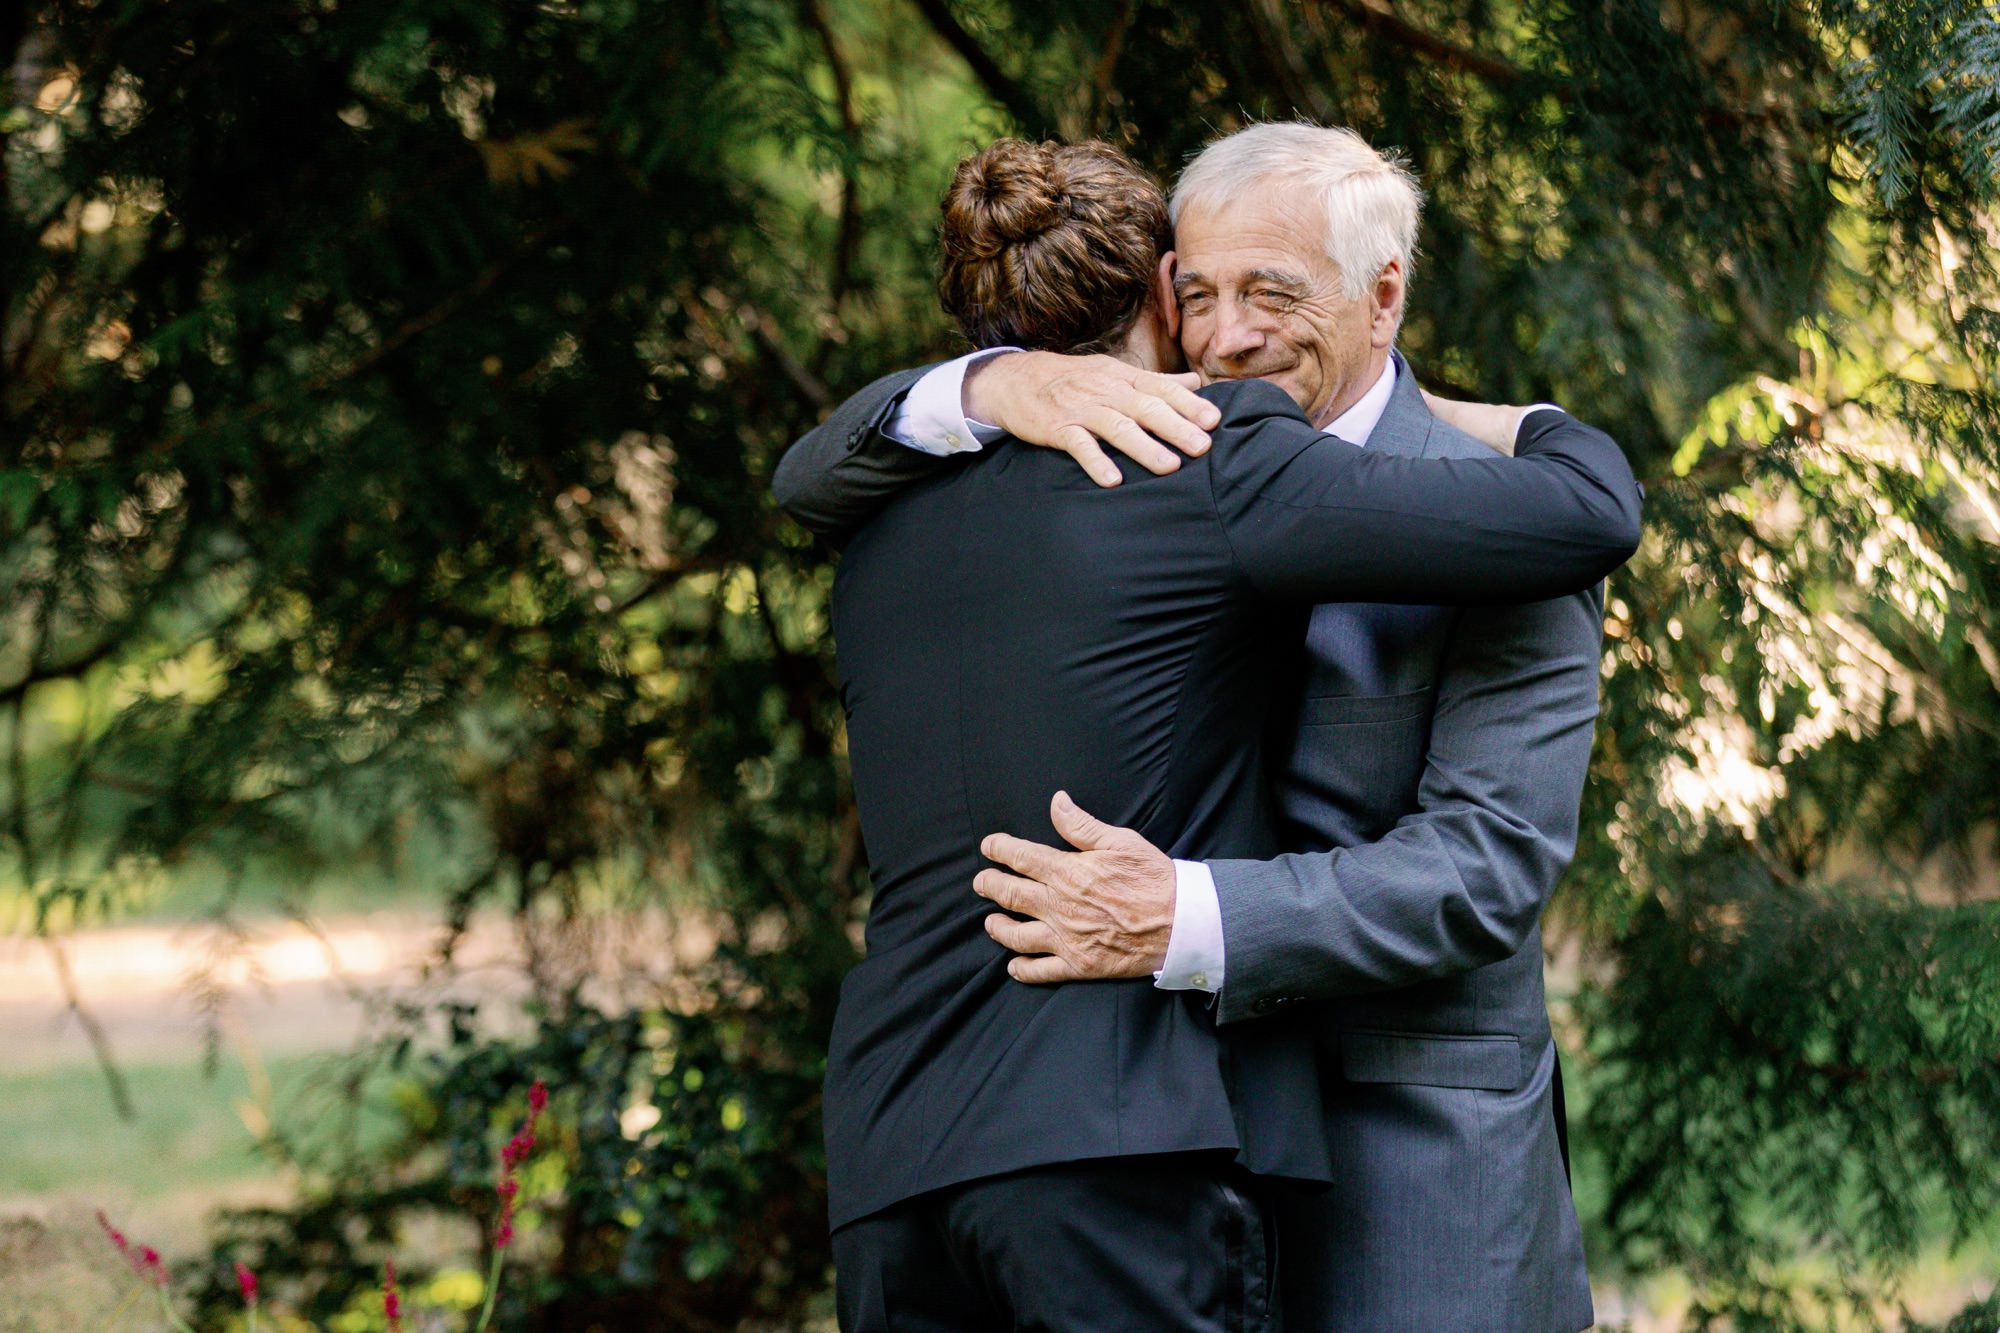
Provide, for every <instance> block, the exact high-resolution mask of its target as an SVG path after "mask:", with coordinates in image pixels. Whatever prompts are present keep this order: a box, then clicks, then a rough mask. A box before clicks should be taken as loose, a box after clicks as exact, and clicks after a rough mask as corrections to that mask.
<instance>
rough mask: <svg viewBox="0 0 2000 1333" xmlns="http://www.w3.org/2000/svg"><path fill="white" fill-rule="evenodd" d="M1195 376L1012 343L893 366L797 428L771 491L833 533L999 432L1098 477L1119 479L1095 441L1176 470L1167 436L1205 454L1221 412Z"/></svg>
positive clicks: (839, 535) (797, 514) (1153, 466)
mask: <svg viewBox="0 0 2000 1333" xmlns="http://www.w3.org/2000/svg"><path fill="white" fill-rule="evenodd" d="M1195 378H1196V377H1195V376H1193V375H1191V374H1177V375H1170V374H1163V373H1159V372H1156V371H1149V370H1144V369H1141V368H1140V367H1138V366H1135V365H1131V364H1129V363H1127V362H1124V361H1121V360H1119V359H1118V358H1116V357H1111V356H1096V355H1094V356H1066V355H1061V354H1059V353H1055V352H1030V351H1023V350H1021V349H1020V348H987V349H983V350H981V351H978V352H974V353H971V354H970V355H968V356H963V357H960V358H958V359H957V360H956V361H947V362H944V363H942V364H939V365H933V366H924V367H919V368H918V369H916V370H906V371H899V372H897V373H896V374H893V375H886V376H884V377H883V378H881V379H879V380H877V381H875V383H873V384H871V385H869V386H868V387H867V388H865V389H863V390H861V391H860V392H859V393H857V394H855V395H854V396H853V397H852V398H849V399H848V400H847V401H846V402H844V403H842V404H841V405H840V406H839V407H838V408H836V409H834V412H833V415H832V416H830V417H828V418H827V419H826V421H824V422H823V423H821V424H820V425H819V426H816V427H814V428H813V429H812V430H810V431H808V432H806V434H805V435H803V436H801V437H800V439H799V441H798V442H797V443H796V444H794V445H793V446H792V447H791V449H790V450H789V451H787V453H786V454H785V456H784V458H783V459H782V460H780V462H779V464H778V471H777V474H776V476H774V477H773V478H772V481H771V490H772V492H773V493H774V494H775V495H776V496H777V498H778V504H779V506H780V507H781V508H783V509H784V510H785V511H786V512H787V513H789V514H791V516H792V517H793V518H796V519H797V520H798V521H799V522H801V523H803V524H804V525H805V526H807V527H808V528H811V529H812V530H813V531H814V532H817V533H819V534H820V535H821V536H824V537H827V538H829V539H831V540H835V541H840V540H844V539H845V538H846V537H847V536H849V535H850V534H852V533H853V532H854V530H855V529H857V528H859V527H860V526H861V525H862V524H863V523H866V522H867V521H868V519H869V518H871V517H873V515H874V513H875V511H876V510H878V509H880V508H881V507H882V506H883V505H884V504H886V503H887V502H888V500H889V499H890V497H891V496H893V495H895V494H896V492H897V491H899V490H901V489H902V488H903V487H904V486H907V485H909V484H910V483H911V482H914V481H921V480H922V479H923V478H925V477H927V476H930V475H931V474H932V473H933V472H936V471H937V470H938V468H940V467H942V466H945V464H944V463H943V462H942V457H943V456H945V455H950V454H956V453H968V452H973V451H976V450H978V449H979V448H981V447H982V445H984V444H985V443H986V442H987V441H988V440H990V439H992V438H994V437H997V436H998V435H1001V434H1011V435H1013V436H1014V437H1015V438H1017V439H1020V440H1023V441H1026V442H1027V443H1029V444H1039V445H1045V446H1047V447H1049V448H1052V449H1056V450H1059V451H1061V452H1063V453H1066V454H1068V455H1069V456H1070V457H1071V458H1074V459H1075V460H1076V461H1077V464H1078V465H1079V466H1081V467H1082V468H1083V469H1084V471H1086V472H1088V473H1089V474H1090V475H1091V477H1092V478H1093V479H1095V480H1096V482H1097V484H1098V485H1100V486H1116V485H1117V484H1118V483H1119V480H1120V474H1119V471H1118V468H1117V465H1116V464H1114V463H1112V461H1111V460H1110V458H1109V457H1108V456H1106V454H1105V453H1104V449H1103V446H1102V445H1101V444H1100V443H1099V441H1103V443H1104V444H1108V445H1110V446H1111V447H1112V448H1114V449H1117V450H1118V451H1119V452H1120V453H1123V454H1126V455H1128V456H1129V457H1131V458H1133V459H1134V460H1136V461H1137V462H1138V463H1139V464H1140V465H1141V466H1143V467H1145V468H1147V469H1149V470H1151V471H1153V472H1172V471H1173V470H1174V469H1175V468H1177V467H1179V466H1180V456H1179V455H1178V454H1176V453H1175V452H1174V450H1173V449H1169V448H1168V447H1167V444H1172V445H1173V446H1174V447H1175V448H1178V449H1180V450H1182V451H1183V452H1185V453H1188V454H1191V455H1192V454H1199V453H1201V452H1202V451H1203V450H1205V449H1207V448H1208V435H1207V434H1206V431H1205V428H1206V427H1208V426H1212V425H1214V424H1215V420H1216V416H1217V414H1216V411H1215V408H1214V407H1213V406H1212V405H1210V404H1209V403H1207V402H1204V401H1203V400H1202V399H1201V398H1199V397H1197V396H1196V395H1195V392H1194V384H1195ZM982 421H984V422H991V423H994V424H992V425H990V426H982V425H981V424H980V423H981V422H982ZM1155 437H1158V438H1155ZM1162 440H1164V441H1166V442H1167V443H1165V444H1163V443H1161V441H1162Z"/></svg>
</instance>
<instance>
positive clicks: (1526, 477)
mask: <svg viewBox="0 0 2000 1333" xmlns="http://www.w3.org/2000/svg"><path fill="white" fill-rule="evenodd" d="M1202 393H1203V395H1204V396H1211V395H1212V396H1214V398H1215V401H1216V402H1217V403H1218V405H1219V406H1221V407H1222V410H1223V419H1222V424H1221V425H1220V426H1219V427H1218V428H1217V429H1216V432H1215V437H1216V446H1215V449H1214V451H1213V453H1212V454H1211V456H1210V457H1211V463H1210V476H1211V478H1212V480H1213V484H1214V489H1215V503H1216V513H1217V516H1218V518H1219V519H1220V521H1221V523H1222V526H1223V529H1224V531H1225V533H1226V534H1227V536H1228V539H1229V544H1230V548H1231V550H1232V551H1233V553H1234V555H1235V558H1236V563H1237V566H1238V568H1239V569H1240V570H1241V571H1242V573H1243V574H1244V576H1245V577H1247V578H1248V579H1249V581H1250V582H1251V583H1252V584H1253V585H1254V586H1255V587H1256V588H1257V589H1258V590H1259V591H1260V592H1263V593H1264V594H1266V595H1267V596H1270V597H1273V598H1277V599H1281V600H1286V601H1294V602H1297V601H1306V602H1315V603H1317V602H1338V601H1360V602H1402V603H1416V604H1423V605H1443V606H1479V605H1488V604H1518V603H1522V602H1531V601H1538V600H1542V599H1545V598H1549V597H1555V596H1560V595H1562V594H1565V593H1572V592H1577V591H1579V590H1581V589H1584V588H1588V587H1590V586H1591V585H1593V584H1595V583H1596V582H1597V581H1598V580H1600V579H1602V578H1603V577H1604V576H1605V575H1606V574H1609V573H1610V572H1611V571H1612V570H1614V569H1616V568H1617V567H1618V566H1619V565H1621V564H1623V563H1624V562H1625V560H1626V559H1627V558H1628V557H1629V556H1630V555H1631V554H1632V552H1633V551H1634V550H1635V549H1636V548H1637V546H1638V544H1639V517H1640V491H1639V485H1638V482H1637V481H1636V480H1634V478H1633V476H1632V470H1631V467H1630V466H1629V465H1628V464H1627V463H1626V461H1625V456H1624V454H1623V453H1622V452H1621V451H1620V450H1619V448H1618V445H1617V443H1616V442H1615V441H1613V440H1612V439H1611V437H1610V436H1608V435H1606V434H1604V432H1602V431H1599V430H1596V429H1593V428H1592V427H1590V426H1587V425H1585V424H1583V423H1582V422H1580V421H1577V420H1576V419H1575V418H1573V417H1571V416H1569V415H1568V414H1567V413H1565V412H1562V411H1559V410H1554V409H1550V410H1546V411H1531V412H1528V413H1527V414H1526V415H1525V417H1524V418H1523V420H1522V422H1521V425H1520V435H1519V438H1518V441H1517V443H1516V446H1515V457H1513V458H1499V457H1495V458H1418V457H1410V456H1407V455H1398V454H1390V453H1386V452H1383V451H1380V450H1369V449H1363V448H1359V447H1357V446H1355V445H1353V444H1350V443H1348V442H1347V441H1345V440H1342V439H1339V438H1338V437H1336V436H1331V435H1326V434H1323V433H1321V432H1320V431H1317V430H1314V429H1313V427H1312V426H1311V425H1310V424H1308V423H1307V421H1306V419H1305V418H1304V416H1302V415H1301V414H1300V413H1299V410H1298V408H1297V406H1296V405H1295V404H1294V403H1293V402H1292V400H1291V399H1290V398H1289V397H1288V396H1287V395H1286V394H1285V393H1284V392H1283V391H1282V390H1280V389H1278V388H1275V387H1274V386H1272V385H1270V384H1266V383H1263V382H1262V381H1258V380H1247V381H1238V382H1235V383H1231V384H1216V385H1210V386H1209V387H1208V388H1207V389H1204V390H1203V391H1202Z"/></svg>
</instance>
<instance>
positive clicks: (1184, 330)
mask: <svg viewBox="0 0 2000 1333" xmlns="http://www.w3.org/2000/svg"><path fill="white" fill-rule="evenodd" d="M1214 336H1215V316H1214V315H1213V314H1208V313H1204V314H1199V315H1190V314H1188V313H1187V312H1186V311H1182V312H1181V351H1183V352H1185V353H1187V355H1188V356H1189V358H1191V359H1193V358H1198V357H1200V356H1201V354H1202V352H1203V351H1204V350H1206V349H1207V347H1208V340H1209V339H1210V338H1212V337H1214Z"/></svg>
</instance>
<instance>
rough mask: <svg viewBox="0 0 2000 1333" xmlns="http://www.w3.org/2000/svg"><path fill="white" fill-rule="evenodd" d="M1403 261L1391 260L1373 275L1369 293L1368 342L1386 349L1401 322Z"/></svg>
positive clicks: (1394, 339) (1392, 340)
mask: <svg viewBox="0 0 2000 1333" xmlns="http://www.w3.org/2000/svg"><path fill="white" fill-rule="evenodd" d="M1406 291H1407V289H1406V288H1405V287H1404V285H1403V261H1402V260H1400V259H1391V260H1390V261H1389V262H1388V263H1386V264H1384V265H1383V266H1382V271H1381V272H1380V273H1377V274H1376V275H1375V290H1374V291H1373V292H1371V293H1369V297H1370V301H1369V306H1370V309H1369V329H1368V334H1369V341H1370V342H1371V343H1373V344H1374V345H1375V346H1376V347H1387V346H1389V345H1390V344H1391V343H1393V342H1395V341H1396V326H1397V325H1398V324H1400V323H1402V321H1403V297H1404V295H1405V293H1406Z"/></svg>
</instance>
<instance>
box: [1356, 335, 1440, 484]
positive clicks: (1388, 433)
mask: <svg viewBox="0 0 2000 1333" xmlns="http://www.w3.org/2000/svg"><path fill="white" fill-rule="evenodd" d="M1389 355H1390V356H1392V357H1394V358H1395V359H1396V387H1395V388H1394V389H1392V390H1390V392H1389V405H1388V406H1387V407H1385V408H1383V409H1382V419H1381V420H1380V421H1378V422H1376V423H1375V429H1374V430H1373V431H1371V432H1369V435H1368V446H1367V447H1368V448H1370V449H1380V450H1382V452H1384V453H1390V454H1404V455H1407V456H1408V457H1411V458H1422V457H1423V456H1424V450H1425V449H1426V448H1427V447H1428V446H1429V444H1430V438H1431V422H1432V417H1431V410H1430V409H1429V408H1428V407H1425V406H1424V395H1423V393H1422V392H1421V391H1420V390H1419V389H1418V388H1417V376H1416V372H1414V371H1412V370H1411V369H1410V363H1409V362H1408V361H1405V360H1404V359H1403V354H1402V353H1401V352H1397V351H1391V352H1390V353H1389Z"/></svg>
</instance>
